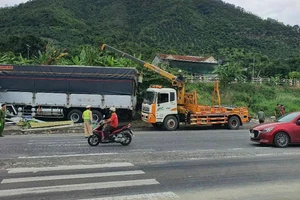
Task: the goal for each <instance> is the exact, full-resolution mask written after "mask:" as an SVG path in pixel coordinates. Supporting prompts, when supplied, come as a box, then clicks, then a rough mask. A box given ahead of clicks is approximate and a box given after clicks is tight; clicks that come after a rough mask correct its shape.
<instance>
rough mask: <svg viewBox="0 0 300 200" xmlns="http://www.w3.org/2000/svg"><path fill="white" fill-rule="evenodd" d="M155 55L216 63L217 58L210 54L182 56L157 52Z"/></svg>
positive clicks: (164, 58)
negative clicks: (206, 55) (207, 55)
mask: <svg viewBox="0 0 300 200" xmlns="http://www.w3.org/2000/svg"><path fill="white" fill-rule="evenodd" d="M156 56H157V57H159V58H160V59H163V60H175V61H184V62H208V63H217V60H216V59H215V58H214V57H212V56H209V57H200V56H182V55H172V54H157V55H156Z"/></svg>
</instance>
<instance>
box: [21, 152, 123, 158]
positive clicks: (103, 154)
mask: <svg viewBox="0 0 300 200" xmlns="http://www.w3.org/2000/svg"><path fill="white" fill-rule="evenodd" d="M117 154H119V153H89V154H67V155H49V156H19V157H18V158H65V157H77V156H78V157H80V156H106V155H117Z"/></svg>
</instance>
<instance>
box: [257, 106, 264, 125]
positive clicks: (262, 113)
mask: <svg viewBox="0 0 300 200" xmlns="http://www.w3.org/2000/svg"><path fill="white" fill-rule="evenodd" d="M257 116H258V121H259V123H260V124H262V123H264V122H265V113H264V111H262V109H260V111H258V113H257Z"/></svg>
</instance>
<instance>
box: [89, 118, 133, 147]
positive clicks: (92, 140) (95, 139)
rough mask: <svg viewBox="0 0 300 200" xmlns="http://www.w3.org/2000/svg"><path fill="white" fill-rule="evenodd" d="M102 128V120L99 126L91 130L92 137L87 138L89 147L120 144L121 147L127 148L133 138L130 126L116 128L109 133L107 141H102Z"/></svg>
mask: <svg viewBox="0 0 300 200" xmlns="http://www.w3.org/2000/svg"><path fill="white" fill-rule="evenodd" d="M104 127H105V124H104V120H102V121H100V123H99V125H98V126H96V127H95V128H94V129H93V135H91V136H90V137H89V138H88V143H89V145H90V146H97V145H98V144H99V143H120V144H122V145H123V146H127V145H129V144H130V143H131V141H132V138H133V132H132V130H131V129H130V127H131V124H127V125H120V126H118V127H117V128H116V129H115V130H113V131H112V132H111V133H109V136H108V138H107V140H102V138H104V131H103V130H104Z"/></svg>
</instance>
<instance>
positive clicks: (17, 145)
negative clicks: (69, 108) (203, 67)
mask: <svg viewBox="0 0 300 200" xmlns="http://www.w3.org/2000/svg"><path fill="white" fill-rule="evenodd" d="M135 136H136V137H135V138H134V140H133V142H132V144H131V145H130V146H128V147H123V146H121V145H119V144H107V145H99V146H97V147H90V146H88V144H87V141H86V139H85V138H84V137H83V135H78V134H76V135H74V134H57V135H20V136H6V137H4V138H0V181H1V183H0V199H1V200H10V199H11V200H12V199H22V200H23V199H24V200H27V199H28V200H29V199H43V200H44V199H67V200H68V199H73V200H74V199H108V200H109V199H118V200H119V199H122V200H123V199H143V200H144V199H151V200H153V199H195V200H196V199H197V200H198V199H200V200H201V199H226V200H227V199H228V200H229V199H230V200H231V199H250V200H252V199H272V200H273V199H280V200H281V199H300V192H299V188H300V173H299V171H300V162H299V160H300V159H299V158H300V151H299V148H300V146H292V147H288V148H285V149H279V148H275V147H270V146H261V145H258V144H255V143H252V142H250V141H249V136H248V132H247V130H238V131H230V130H187V131H185V130H181V131H176V132H136V133H135Z"/></svg>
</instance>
